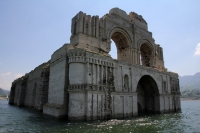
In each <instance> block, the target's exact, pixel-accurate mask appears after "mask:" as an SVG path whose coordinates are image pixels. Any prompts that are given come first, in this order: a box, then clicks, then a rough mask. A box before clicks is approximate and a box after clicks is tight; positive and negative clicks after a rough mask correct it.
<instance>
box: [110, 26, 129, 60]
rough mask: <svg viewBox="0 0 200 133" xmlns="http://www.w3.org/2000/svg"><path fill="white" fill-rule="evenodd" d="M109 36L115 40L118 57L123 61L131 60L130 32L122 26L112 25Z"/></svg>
mask: <svg viewBox="0 0 200 133" xmlns="http://www.w3.org/2000/svg"><path fill="white" fill-rule="evenodd" d="M107 38H109V40H110V41H111V39H112V40H113V41H114V43H115V45H116V48H117V59H118V60H123V61H128V62H130V61H131V58H130V57H131V47H132V45H131V44H132V39H131V36H130V34H129V33H128V32H127V31H126V30H125V29H123V28H121V27H117V26H116V27H112V28H111V30H109V31H108V34H107Z"/></svg>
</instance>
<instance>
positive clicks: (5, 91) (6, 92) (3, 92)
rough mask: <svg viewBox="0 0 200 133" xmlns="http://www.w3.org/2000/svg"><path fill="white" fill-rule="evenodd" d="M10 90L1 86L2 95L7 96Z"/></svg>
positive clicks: (0, 93)
mask: <svg viewBox="0 0 200 133" xmlns="http://www.w3.org/2000/svg"><path fill="white" fill-rule="evenodd" d="M9 93H10V92H9V91H7V90H4V89H2V88H0V96H3V97H4V96H7V95H9Z"/></svg>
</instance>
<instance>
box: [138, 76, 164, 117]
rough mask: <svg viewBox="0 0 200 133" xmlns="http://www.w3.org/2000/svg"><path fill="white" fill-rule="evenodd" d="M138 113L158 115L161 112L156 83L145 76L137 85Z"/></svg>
mask: <svg viewBox="0 0 200 133" xmlns="http://www.w3.org/2000/svg"><path fill="white" fill-rule="evenodd" d="M137 93H138V95H137V105H138V113H139V114H141V113H156V112H159V111H160V102H159V90H158V86H157V83H156V81H155V80H154V79H153V78H152V77H151V76H149V75H144V76H142V77H141V79H140V80H139V82H138V85H137Z"/></svg>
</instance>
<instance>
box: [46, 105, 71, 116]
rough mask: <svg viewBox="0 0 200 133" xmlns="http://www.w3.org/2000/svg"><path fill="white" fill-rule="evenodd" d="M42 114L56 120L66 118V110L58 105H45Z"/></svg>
mask: <svg viewBox="0 0 200 133" xmlns="http://www.w3.org/2000/svg"><path fill="white" fill-rule="evenodd" d="M43 113H44V114H47V115H50V116H53V117H56V118H67V108H66V106H64V105H60V104H51V103H47V104H45V105H44V106H43Z"/></svg>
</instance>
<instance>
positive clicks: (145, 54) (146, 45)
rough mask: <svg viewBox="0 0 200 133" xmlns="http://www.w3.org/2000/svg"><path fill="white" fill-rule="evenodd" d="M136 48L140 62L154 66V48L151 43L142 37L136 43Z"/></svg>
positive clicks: (143, 64)
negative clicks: (138, 51)
mask: <svg viewBox="0 0 200 133" xmlns="http://www.w3.org/2000/svg"><path fill="white" fill-rule="evenodd" d="M138 49H139V50H140V55H139V56H140V64H141V65H142V66H147V67H152V66H154V64H153V62H154V53H155V50H154V46H153V44H152V43H151V42H150V41H149V40H147V39H142V40H140V41H139V43H138Z"/></svg>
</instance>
